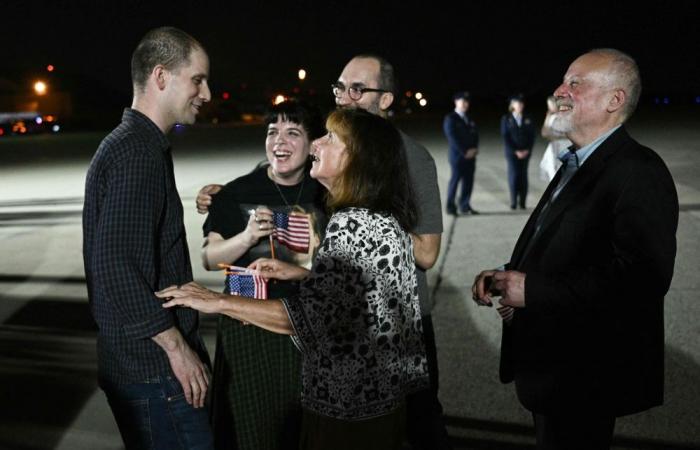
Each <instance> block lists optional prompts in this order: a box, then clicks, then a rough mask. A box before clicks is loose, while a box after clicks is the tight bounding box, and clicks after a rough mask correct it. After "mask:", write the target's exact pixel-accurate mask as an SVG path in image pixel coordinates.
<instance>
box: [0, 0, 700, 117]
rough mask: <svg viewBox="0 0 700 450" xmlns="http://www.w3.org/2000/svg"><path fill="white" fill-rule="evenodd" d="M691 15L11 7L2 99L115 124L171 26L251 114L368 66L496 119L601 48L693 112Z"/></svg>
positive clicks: (543, 6) (664, 7)
mask: <svg viewBox="0 0 700 450" xmlns="http://www.w3.org/2000/svg"><path fill="white" fill-rule="evenodd" d="M695 3H696V2H693V1H673V2H651V3H650V4H641V2H608V3H591V2H583V1H579V2H575V3H574V2H564V1H561V2H547V3H541V2H528V1H519V2H501V1H492V2H471V1H455V2H434V1H425V2H411V1H403V2H398V1H383V2H381V1H373V2H369V1H355V2H348V1H345V2H337V1H324V2H320V1H306V0H300V1H288V2H269V1H267V2H263V1H248V2H239V1H235V2H233V1H229V2H223V1H222V2H178V1H172V2H160V1H157V2H146V1H111V2H107V1H94V2H87V1H51V2H49V1H35V2H31V1H14V0H11V1H3V2H2V3H1V8H2V9H1V12H0V33H2V38H3V44H2V56H1V58H0V94H2V93H3V92H5V93H7V92H10V91H21V90H27V91H28V90H29V89H31V83H30V81H31V80H32V79H33V78H32V77H36V76H39V75H40V76H42V77H44V78H49V79H50V82H51V83H52V87H53V88H54V89H56V88H60V89H62V90H64V91H69V92H71V94H72V95H73V96H74V104H75V108H74V109H75V110H76V112H77V113H78V114H80V113H83V114H89V115H91V116H93V117H100V118H103V119H104V121H105V122H114V121H116V120H118V118H119V115H120V113H121V108H122V107H123V106H125V105H127V104H128V103H130V99H131V82H130V75H129V61H130V55H131V52H132V51H133V49H134V48H135V46H136V44H137V43H138V41H139V40H140V38H141V37H142V36H143V34H144V33H145V32H146V31H147V30H149V29H151V28H154V27H157V26H162V25H174V26H177V27H180V28H182V29H184V30H185V31H187V32H189V33H191V34H192V35H193V36H195V37H196V38H197V39H198V40H200V41H201V42H202V43H203V45H204V46H205V47H206V48H207V51H208V53H209V55H210V59H211V81H210V84H211V87H212V91H213V92H212V93H213V96H214V97H215V98H220V96H221V94H222V93H223V92H224V91H225V92H229V93H230V95H231V99H230V101H231V102H237V103H239V104H242V105H243V108H247V109H251V108H255V105H258V104H259V105H264V104H265V103H266V102H269V100H270V98H272V96H274V95H275V94H276V93H279V92H292V90H293V89H294V88H295V87H297V88H299V89H300V94H301V95H305V96H311V97H313V98H314V99H315V100H316V101H317V102H319V103H321V104H324V105H326V106H330V104H331V100H332V99H331V96H330V92H329V91H330V88H329V85H330V83H331V82H333V81H334V80H335V79H336V78H337V76H338V75H339V73H340V71H341V69H342V67H343V65H344V64H345V63H346V62H347V60H348V59H349V58H350V57H352V56H353V55H354V54H357V53H360V52H375V53H379V54H381V55H384V56H385V57H386V58H387V59H389V61H391V62H392V63H393V64H394V66H395V68H396V73H397V76H398V79H399V84H400V89H401V91H402V92H403V91H406V90H412V91H414V92H415V91H416V90H419V91H421V92H423V93H424V94H425V95H426V96H427V98H428V101H429V104H428V108H426V109H427V110H433V111H444V110H445V109H446V108H450V107H451V102H450V97H451V94H452V93H453V92H454V91H456V90H461V89H467V90H469V91H471V92H472V95H473V98H474V105H475V106H479V107H480V108H481V109H498V110H499V111H502V110H503V109H504V108H505V101H506V98H507V97H508V96H509V95H510V94H512V93H515V92H522V93H524V94H525V95H526V97H527V98H529V99H532V101H533V102H536V104H537V107H538V108H540V109H541V108H543V105H542V107H540V104H541V103H542V104H543V100H544V97H545V96H546V95H547V94H549V93H551V92H552V91H553V90H554V89H555V88H556V86H557V85H558V83H559V82H560V80H561V77H562V75H563V74H564V72H565V71H566V68H567V66H568V65H569V63H570V62H571V61H572V60H573V59H575V58H576V57H577V56H578V55H580V54H582V53H584V52H585V51H586V50H588V49H591V48H595V47H614V48H618V49H620V50H623V51H625V52H628V53H629V54H631V55H632V56H633V57H634V58H636V59H637V61H638V63H639V66H640V69H641V72H642V79H643V85H644V90H643V104H645V103H647V104H653V103H658V104H663V103H664V102H665V101H666V102H668V103H670V104H675V105H678V104H685V105H693V104H696V103H698V102H700V65H699V63H698V60H699V56H698V55H699V50H700V33H699V32H698V28H699V25H700V24H699V23H698V22H699V21H700V20H699V18H698V17H699V16H698V14H697V13H696V12H695V9H696V8H694V6H695ZM47 64H53V65H54V66H56V71H55V72H54V73H52V74H50V75H48V77H47V73H46V71H45V67H46V65H47ZM299 68H305V69H306V70H307V72H308V77H307V79H306V80H305V81H304V82H303V84H301V85H299V82H298V80H297V70H298V69H299ZM694 109H697V108H694ZM98 122H99V121H98Z"/></svg>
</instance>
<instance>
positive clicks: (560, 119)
mask: <svg viewBox="0 0 700 450" xmlns="http://www.w3.org/2000/svg"><path fill="white" fill-rule="evenodd" d="M572 129H573V127H572V126H571V117H569V116H561V115H560V114H556V113H555V114H554V120H553V121H552V130H554V131H555V132H557V133H560V134H567V133H570V132H571V130H572Z"/></svg>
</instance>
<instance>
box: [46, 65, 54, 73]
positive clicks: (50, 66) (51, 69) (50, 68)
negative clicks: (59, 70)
mask: <svg viewBox="0 0 700 450" xmlns="http://www.w3.org/2000/svg"><path fill="white" fill-rule="evenodd" d="M54 69H55V67H54V66H53V64H49V65H48V66H46V70H47V71H49V72H53V70H54Z"/></svg>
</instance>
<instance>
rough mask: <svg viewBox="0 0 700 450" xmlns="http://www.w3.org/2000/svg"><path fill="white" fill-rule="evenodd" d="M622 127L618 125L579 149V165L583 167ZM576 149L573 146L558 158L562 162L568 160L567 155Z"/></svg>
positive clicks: (563, 151)
mask: <svg viewBox="0 0 700 450" xmlns="http://www.w3.org/2000/svg"><path fill="white" fill-rule="evenodd" d="M621 126H622V125H618V126H616V127H613V128H611V129H609V130H608V131H606V132H605V133H603V134H601V135H600V136H598V137H597V138H595V139H594V140H593V142H591V143H590V144H588V145H584V146H583V147H581V148H579V149H577V150H576V156H578V165H579V167H581V166H582V165H583V163H584V162H586V159H588V157H589V156H591V155H592V154H593V152H594V151H595V150H596V149H597V148H598V147H600V144H602V143H603V142H604V141H605V140H606V139H607V138H609V137H610V135H611V134H613V133H614V132H615V131H617V129H618V128H620V127H621ZM575 148H576V147H575V146H574V145H572V146H571V147H569V148H565V149H563V150H561V151H560V152H559V155H558V156H557V157H558V158H559V160H560V161H564V160H565V159H566V158H567V153H569V152H570V151H571V150H572V149H575Z"/></svg>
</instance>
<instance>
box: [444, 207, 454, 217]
mask: <svg viewBox="0 0 700 450" xmlns="http://www.w3.org/2000/svg"><path fill="white" fill-rule="evenodd" d="M445 212H447V214H449V215H451V216H456V215H457V208H455V207H454V206H452V207H449V206H448V207H447V208H445Z"/></svg>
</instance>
